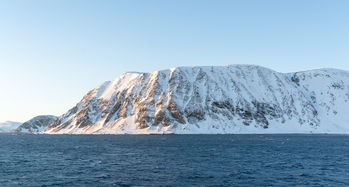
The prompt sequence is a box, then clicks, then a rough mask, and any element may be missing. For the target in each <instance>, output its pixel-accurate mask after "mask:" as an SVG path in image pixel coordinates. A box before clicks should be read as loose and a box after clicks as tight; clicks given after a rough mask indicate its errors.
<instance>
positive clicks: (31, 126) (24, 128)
mask: <svg viewBox="0 0 349 187" xmlns="http://www.w3.org/2000/svg"><path fill="white" fill-rule="evenodd" d="M56 119H57V117H56V116H51V115H42V116H37V117H34V118H33V119H31V120H29V121H27V122H24V123H23V124H22V125H20V126H19V127H18V128H17V129H16V130H15V132H20V133H40V132H43V131H44V130H45V129H46V128H47V127H48V126H49V125H50V124H51V123H53V122H54V121H55V120H56Z"/></svg>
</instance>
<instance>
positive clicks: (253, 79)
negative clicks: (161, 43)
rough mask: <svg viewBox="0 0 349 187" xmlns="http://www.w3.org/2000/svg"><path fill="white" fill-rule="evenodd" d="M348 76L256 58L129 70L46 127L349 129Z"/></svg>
mask: <svg viewBox="0 0 349 187" xmlns="http://www.w3.org/2000/svg"><path fill="white" fill-rule="evenodd" d="M348 76H349V73H348V72H345V71H339V70H314V71H308V72H297V73H289V74H283V73H278V72H275V71H273V70H270V69H267V68H263V67H259V66H252V65H233V66H221V67H220V66H218V67H179V68H172V69H168V70H162V71H156V72H152V73H125V74H123V75H122V76H121V77H119V78H117V79H116V80H114V81H108V82H106V83H104V84H103V85H101V86H100V87H98V88H96V89H93V90H91V91H90V92H89V93H88V94H87V95H85V96H84V98H83V99H82V100H81V101H80V102H79V103H78V104H77V105H76V106H75V107H74V108H72V109H71V110H69V111H68V112H67V113H66V114H64V115H62V116H61V117H59V118H58V120H56V121H55V122H54V123H52V124H51V125H50V126H49V128H48V129H47V130H46V131H45V132H46V133H74V134H80V133H81V134H85V133H115V134H123V133H130V134H139V133H145V134H149V133H180V134H185V133H310V132H334V133H349V128H348V127H349V125H346V122H348V119H347V118H346V115H345V114H346V112H347V108H348V107H349V103H347V99H348V95H347V94H348V93H349V92H348V88H349V79H348ZM335 113H336V114H335Z"/></svg>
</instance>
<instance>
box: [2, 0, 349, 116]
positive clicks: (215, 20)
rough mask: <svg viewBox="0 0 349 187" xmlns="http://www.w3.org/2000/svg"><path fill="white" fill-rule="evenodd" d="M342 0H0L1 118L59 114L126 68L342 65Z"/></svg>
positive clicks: (346, 15) (347, 37) (347, 59)
mask: <svg viewBox="0 0 349 187" xmlns="http://www.w3.org/2000/svg"><path fill="white" fill-rule="evenodd" d="M348 7H349V1H344V0H343V1H339V0H333V1H322V0H307V1H304V0H289V1H280V0H275V1H272V0H265V1H259V0H255V1H252V0H241V1H232V0H229V1H228V0H227V1H223V0H211V1H206V0H173V1H163V0H158V1H155V0H149V1H143V0H138V1H134V0H123V1H117V0H115V1H111V0H110V1H108V0H102V1H97V0H95V1H90V0H81V1H79V0H50V1H46V0H35V1H34V0H22V1H17V0H5V1H4V0H0V25H1V27H0V28H1V29H0V75H1V76H0V85H1V92H0V106H1V107H0V121H6V120H12V121H21V122H23V121H26V120H28V119H30V118H32V117H34V116H36V115H41V114H53V115H61V114H63V113H64V112H66V111H67V110H68V109H70V108H71V107H73V106H74V105H75V104H76V103H77V102H78V101H79V100H80V99H81V98H82V96H83V95H84V94H85V93H86V92H87V91H88V90H90V89H92V88H94V87H96V86H98V85H100V84H101V83H103V82H104V81H106V80H111V79H114V78H116V77H117V76H119V75H120V74H121V73H123V72H125V71H142V72H150V71H154V70H159V69H166V68H170V67H176V66H201V65H226V64H256V65H261V66H265V67H268V68H271V69H274V70H276V71H280V72H291V71H298V70H306V69H315V68H323V67H332V68H339V69H344V70H349V34H348V33H349V11H348Z"/></svg>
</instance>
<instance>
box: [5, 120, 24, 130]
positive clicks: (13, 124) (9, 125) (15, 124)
mask: <svg viewBox="0 0 349 187" xmlns="http://www.w3.org/2000/svg"><path fill="white" fill-rule="evenodd" d="M21 124H22V123H20V122H13V121H6V122H0V133H8V132H13V131H14V130H15V129H16V128H17V127H19V126H20V125H21Z"/></svg>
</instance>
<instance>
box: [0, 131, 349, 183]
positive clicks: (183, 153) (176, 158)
mask: <svg viewBox="0 0 349 187" xmlns="http://www.w3.org/2000/svg"><path fill="white" fill-rule="evenodd" d="M0 186H336V187H337V186H349V136H344V135H343V136H341V135H165V136H157V135H148V136H146V135H141V136H130V135H81V136H75V135H12V134H1V135H0Z"/></svg>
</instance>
